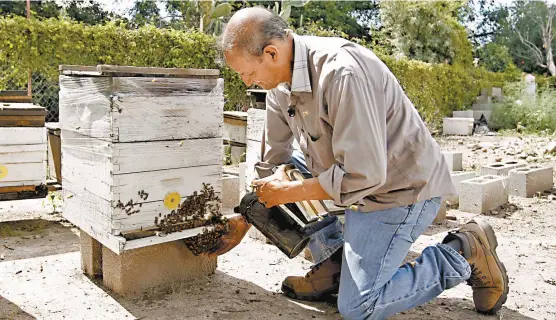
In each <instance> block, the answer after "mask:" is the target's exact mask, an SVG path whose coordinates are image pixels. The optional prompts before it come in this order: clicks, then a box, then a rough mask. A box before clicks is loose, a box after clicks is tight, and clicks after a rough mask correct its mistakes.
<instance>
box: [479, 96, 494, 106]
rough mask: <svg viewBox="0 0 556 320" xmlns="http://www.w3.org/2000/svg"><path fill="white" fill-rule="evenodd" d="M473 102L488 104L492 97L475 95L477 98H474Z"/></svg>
mask: <svg viewBox="0 0 556 320" xmlns="http://www.w3.org/2000/svg"><path fill="white" fill-rule="evenodd" d="M475 102H476V103H478V104H488V103H491V102H492V99H491V97H490V96H486V95H481V96H478V97H477V100H475Z"/></svg>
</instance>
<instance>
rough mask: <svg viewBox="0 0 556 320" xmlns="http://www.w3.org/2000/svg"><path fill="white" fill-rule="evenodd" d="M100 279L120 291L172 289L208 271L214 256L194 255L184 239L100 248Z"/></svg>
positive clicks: (123, 292) (210, 268) (209, 271)
mask: <svg viewBox="0 0 556 320" xmlns="http://www.w3.org/2000/svg"><path fill="white" fill-rule="evenodd" d="M102 269H103V283H104V285H105V286H106V287H108V288H109V289H110V290H112V291H114V292H116V293H118V294H120V295H136V294H140V293H143V292H146V291H148V290H152V289H158V288H160V289H172V288H176V287H178V286H180V285H182V284H184V283H186V282H188V281H191V280H195V279H198V278H201V277H206V276H208V275H211V274H213V273H214V271H215V270H216V257H215V258H209V257H207V256H206V255H199V256H195V255H193V253H191V251H189V249H188V248H187V246H186V245H185V243H184V242H183V241H170V242H165V243H162V244H157V245H151V246H148V247H142V248H138V249H134V250H128V251H124V252H123V253H122V254H120V255H118V254H116V253H114V252H113V251H111V250H110V249H108V248H106V247H103V248H102Z"/></svg>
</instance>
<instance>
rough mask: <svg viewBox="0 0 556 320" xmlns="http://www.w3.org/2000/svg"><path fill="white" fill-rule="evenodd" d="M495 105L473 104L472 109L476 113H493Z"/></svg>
mask: <svg viewBox="0 0 556 320" xmlns="http://www.w3.org/2000/svg"><path fill="white" fill-rule="evenodd" d="M494 106H495V104H493V103H476V102H475V103H473V105H472V106H471V109H473V110H475V111H481V110H489V111H492V109H494Z"/></svg>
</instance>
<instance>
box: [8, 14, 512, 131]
mask: <svg viewBox="0 0 556 320" xmlns="http://www.w3.org/2000/svg"><path fill="white" fill-rule="evenodd" d="M309 33H313V34H327V35H332V34H333V33H331V32H330V31H326V30H322V29H319V30H309ZM359 42H360V41H359ZM360 43H361V42H360ZM361 44H363V45H367V44H365V43H361ZM376 51H377V53H378V54H379V55H380V56H381V58H382V59H383V60H384V61H385V63H386V64H387V65H388V67H389V68H390V69H391V70H392V72H393V73H394V74H395V75H396V76H397V77H398V79H399V81H400V83H401V84H402V86H403V87H404V89H405V90H406V92H407V95H408V96H409V98H410V99H411V100H412V101H413V103H414V104H415V106H416V107H417V109H418V110H419V112H420V114H421V115H422V116H423V118H424V119H425V121H427V122H428V123H429V124H430V125H432V126H436V125H438V124H440V123H441V121H442V117H444V116H447V115H449V114H450V113H451V112H452V111H453V110H460V109H464V108H466V107H468V106H470V105H471V103H472V102H473V100H474V99H475V97H476V96H477V95H478V94H479V93H480V90H481V88H482V87H488V86H493V85H495V86H500V87H501V86H503V83H504V82H506V81H508V80H513V79H514V78H516V79H517V78H519V73H516V72H509V73H504V74H500V73H492V72H487V71H486V70H484V69H479V68H473V67H462V66H457V65H456V66H449V65H431V64H427V63H422V62H417V61H409V60H399V61H397V60H394V59H392V58H390V57H387V56H385V55H383V54H381V53H380V50H376ZM217 60H218V53H217V51H216V49H215V39H214V37H212V36H209V35H205V34H203V33H200V32H196V31H190V32H184V31H179V30H171V29H157V28H154V27H149V26H147V27H142V28H139V29H137V30H129V29H125V28H123V27H119V26H117V25H115V24H113V23H108V24H106V25H96V26H85V25H82V24H80V23H76V22H72V21H65V20H58V19H46V20H36V19H32V20H31V21H30V22H29V21H27V20H26V19H25V18H22V17H11V18H0V68H2V74H0V89H2V88H3V87H4V86H5V85H6V82H7V81H9V80H11V81H13V80H14V79H16V80H19V81H21V82H22V83H23V82H25V80H26V77H25V75H26V70H28V69H31V70H33V71H34V72H40V73H41V74H44V75H45V76H46V77H47V78H49V79H50V80H53V81H56V80H57V76H58V65H60V64H78V65H96V64H117V65H131V66H151V67H175V68H218V69H220V70H221V72H222V74H223V76H224V79H225V86H226V87H225V95H226V101H227V108H228V109H235V106H237V105H238V104H241V105H244V104H245V103H246V101H247V99H246V94H245V90H246V89H247V88H246V87H245V85H244V84H243V83H242V82H241V80H240V78H239V77H238V75H237V74H236V73H234V72H232V71H231V70H230V69H229V68H227V67H223V66H220V65H218V64H217V63H216V61H217ZM2 66H3V67H2Z"/></svg>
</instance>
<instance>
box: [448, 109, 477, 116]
mask: <svg viewBox="0 0 556 320" xmlns="http://www.w3.org/2000/svg"><path fill="white" fill-rule="evenodd" d="M473 115H474V113H473V110H463V111H453V112H452V117H454V118H473Z"/></svg>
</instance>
